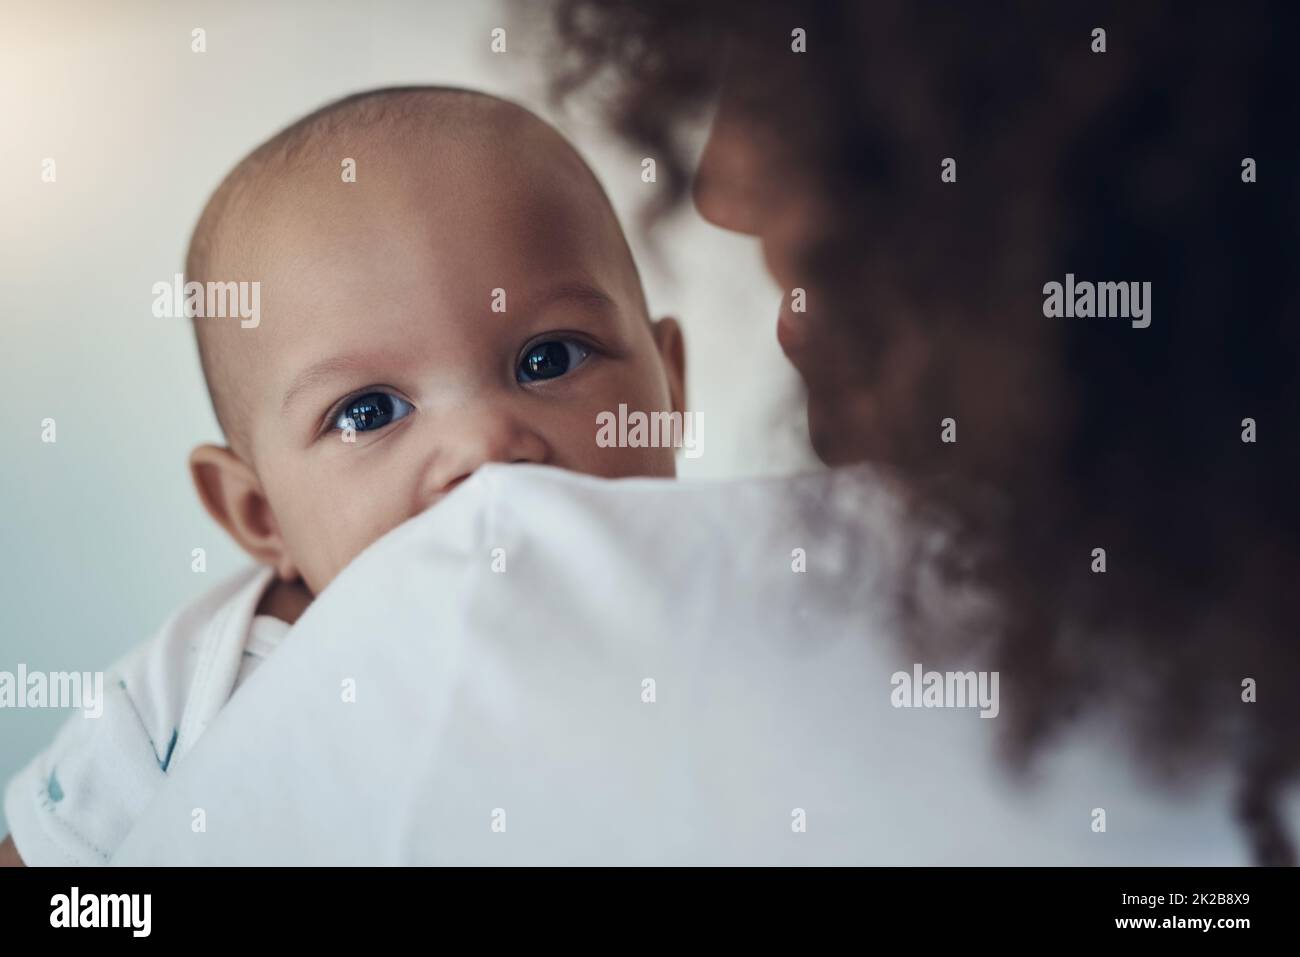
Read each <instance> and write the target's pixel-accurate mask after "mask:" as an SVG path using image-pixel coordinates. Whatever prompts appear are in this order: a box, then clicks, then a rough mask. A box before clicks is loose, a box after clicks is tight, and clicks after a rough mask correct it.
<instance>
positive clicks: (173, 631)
mask: <svg viewBox="0 0 1300 957" xmlns="http://www.w3.org/2000/svg"><path fill="white" fill-rule="evenodd" d="M273 574H274V573H273V570H272V569H270V568H267V567H263V566H258V567H255V568H251V569H249V570H247V571H244V572H241V573H240V574H238V575H236V576H234V577H232V578H230V579H228V580H226V581H224V582H222V583H221V584H220V585H218V586H217V587H215V588H214V589H212V590H211V591H209V592H208V593H206V594H205V595H203V596H202V597H201V598H199V599H198V600H197V601H195V602H194V603H193V604H191V605H189V606H187V607H186V608H184V609H182V610H181V611H180V612H178V613H177V614H175V615H174V616H172V618H171V619H170V620H168V621H167V623H166V624H164V625H163V627H162V628H161V630H160V631H159V632H158V634H157V635H155V636H154V637H153V639H152V640H150V641H149V642H147V643H145V644H143V645H141V646H139V647H138V648H135V649H134V650H133V651H131V652H130V653H129V654H128V655H127V656H126V657H125V658H124V659H122V661H120V662H118V663H117V664H116V665H114V666H113V667H112V668H111V669H109V670H108V671H107V672H105V674H104V707H103V713H102V714H101V715H100V716H99V717H94V718H92V717H87V716H85V715H83V714H82V713H81V712H76V713H74V714H72V716H71V717H69V718H68V720H67V721H65V722H64V724H63V726H62V727H61V728H60V729H59V732H58V734H57V735H56V736H55V738H54V741H53V742H52V743H51V744H50V746H49V747H48V748H46V749H45V750H44V751H42V752H41V753H40V754H38V755H37V756H36V757H35V758H34V759H33V760H32V761H31V763H29V764H28V765H27V766H26V767H25V768H23V770H22V771H20V772H19V773H18V774H17V775H16V776H15V777H14V778H13V780H11V781H10V782H9V786H8V788H7V789H6V790H5V814H6V815H7V816H8V818H9V829H10V833H11V835H12V836H13V839H14V845H15V846H16V847H17V848H18V853H19V855H21V857H22V859H23V861H24V862H25V863H26V864H28V865H30V866H39V865H52V864H107V863H108V862H109V861H110V860H112V857H113V852H114V851H115V850H116V849H117V846H118V844H119V843H121V841H122V839H123V838H124V837H125V836H126V834H127V832H128V831H130V829H131V828H132V826H134V824H135V823H136V821H137V820H138V819H139V817H140V815H141V814H143V813H144V812H145V809H146V808H147V807H148V805H149V802H150V801H151V800H152V798H153V796H154V793H155V791H156V790H157V789H158V786H159V785H160V784H161V783H162V782H163V781H164V780H166V777H167V774H168V772H169V771H171V770H172V769H174V768H175V767H176V766H177V763H178V762H179V761H181V760H182V759H183V758H184V757H185V754H186V752H188V751H189V749H190V748H192V747H193V746H194V743H195V741H197V740H198V739H199V737H200V736H201V735H202V734H203V731H204V729H205V728H206V727H207V726H208V724H209V723H210V722H211V721H212V719H213V718H214V717H215V716H216V714H217V712H218V711H220V710H221V708H222V707H223V706H224V705H225V703H226V702H227V701H228V700H229V699H230V696H231V694H233V693H234V691H235V689H236V688H238V687H239V685H240V684H241V683H242V682H243V681H244V680H245V679H246V678H247V677H248V676H249V675H250V674H252V672H253V671H254V670H255V669H256V667H257V666H258V664H259V663H260V662H261V661H262V660H263V659H265V658H266V657H267V656H268V655H269V654H270V653H271V652H272V651H273V650H274V649H275V647H276V646H277V645H278V644H279V642H280V640H281V639H282V638H283V637H284V636H285V634H286V633H287V632H288V630H289V625H288V624H287V623H285V622H283V621H280V620H279V619H277V618H272V617H269V616H266V615H256V614H254V613H255V611H256V610H257V605H258V602H259V601H260V600H261V598H262V595H263V594H264V593H265V591H266V589H267V586H268V585H269V584H270V583H271V579H272V576H273Z"/></svg>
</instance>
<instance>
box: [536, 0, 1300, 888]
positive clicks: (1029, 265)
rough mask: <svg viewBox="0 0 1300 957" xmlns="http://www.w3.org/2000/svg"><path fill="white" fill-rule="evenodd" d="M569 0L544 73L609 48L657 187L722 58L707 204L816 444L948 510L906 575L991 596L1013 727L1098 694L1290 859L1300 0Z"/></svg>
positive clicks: (562, 74)
mask: <svg viewBox="0 0 1300 957" xmlns="http://www.w3.org/2000/svg"><path fill="white" fill-rule="evenodd" d="M555 14H556V25H557V28H558V35H559V39H560V41H561V43H560V47H559V55H557V57H556V59H555V74H556V88H557V91H558V92H559V93H560V94H562V95H563V94H570V93H572V92H573V91H575V90H577V89H578V88H581V87H583V86H584V85H595V84H594V81H595V80H596V78H599V82H600V85H601V87H602V95H603V96H605V97H606V100H607V102H608V104H609V120H610V122H611V125H612V127H613V128H614V129H615V130H617V131H618V132H619V133H621V134H622V135H623V136H624V137H625V138H627V139H628V140H630V141H631V142H632V143H633V144H635V145H636V146H637V147H638V148H640V149H643V150H644V151H645V154H646V155H650V156H653V157H655V158H656V159H657V161H658V167H659V169H660V170H661V171H664V170H665V169H666V170H667V175H664V174H663V173H662V172H661V180H662V181H664V183H665V190H664V197H663V199H664V204H663V206H662V207H661V208H660V209H659V210H658V211H662V210H663V209H665V208H667V207H668V206H671V205H672V204H673V203H675V202H677V201H678V200H679V199H681V198H682V197H683V196H685V194H686V193H687V192H688V187H689V186H690V184H691V177H690V174H689V162H688V153H689V150H688V147H687V143H688V140H687V135H686V134H687V131H688V128H689V125H690V124H689V121H690V120H693V119H695V118H697V117H698V116H700V115H701V113H702V110H703V108H704V107H705V106H707V105H708V104H709V103H710V102H712V100H711V97H712V96H713V95H714V94H715V93H717V92H720V100H719V105H718V108H717V114H716V117H715V118H714V120H713V126H712V130H711V135H710V138H709V140H708V144H707V146H706V147H705V149H704V152H703V156H702V158H701V159H700V162H699V168H698V170H697V171H696V173H695V176H694V181H693V195H694V200H695V204H696V206H697V208H698V209H699V211H700V212H701V213H702V214H703V215H704V216H705V217H706V218H708V219H710V220H712V221H713V222H714V223H716V224H717V225H719V226H721V227H723V228H726V229H733V230H738V231H741V232H745V233H751V234H753V235H756V236H758V237H759V238H760V239H761V240H762V244H763V251H764V256H765V259H766V262H767V265H768V268H769V270H770V271H771V273H772V275H773V277H774V278H775V279H776V280H777V282H778V283H780V284H781V286H782V287H783V288H784V289H785V290H786V291H787V293H788V295H787V297H786V299H785V305H784V307H783V308H782V311H781V315H780V318H779V320H778V322H777V329H776V331H777V337H778V339H779V340H780V343H781V345H782V347H783V349H784V350H785V352H786V354H787V356H788V357H789V358H790V361H791V362H792V363H794V365H795V366H796V368H798V370H799V372H800V373H801V374H802V376H803V378H804V381H805V383H806V385H807V391H808V402H809V412H808V418H809V426H810V430H811V434H812V438H813V442H814V446H815V448H816V450H817V451H818V453H819V455H820V456H821V457H822V459H823V460H825V461H826V462H827V463H829V464H833V465H837V464H844V463H849V462H858V461H864V460H865V461H871V462H873V463H876V464H878V465H881V466H883V467H887V468H889V469H891V470H893V472H894V473H895V474H896V476H897V477H898V478H899V479H900V480H901V481H902V483H903V485H904V486H905V487H906V489H907V490H908V492H909V500H910V504H911V509H912V514H913V517H914V519H915V521H916V522H918V523H921V524H922V525H925V524H926V523H932V522H940V523H944V526H945V527H947V528H949V529H950V531H951V535H950V537H949V539H948V544H947V545H946V547H945V548H944V549H943V550H942V553H941V554H940V555H938V556H934V555H931V556H920V555H918V556H917V560H916V563H915V564H914V566H913V567H914V568H915V569H917V572H918V575H919V574H920V570H921V569H922V568H934V567H939V568H942V569H943V570H944V571H945V573H946V574H947V575H948V576H949V579H950V583H952V584H956V583H957V582H960V581H966V582H974V583H977V584H979V585H983V586H986V587H988V588H991V589H993V590H994V592H995V593H996V594H998V596H999V597H1000V608H1001V609H1002V620H1001V622H1000V626H999V629H998V632H997V639H996V640H997V648H998V654H997V662H998V665H999V666H1000V668H1001V670H1002V672H1003V675H1004V682H1005V685H1006V686H1007V688H1008V690H1007V691H1006V692H1005V694H1006V698H1007V700H1008V702H1013V703H1014V705H1013V706H1012V705H1009V707H1008V709H1007V713H1006V718H1007V720H1008V722H1009V723H1011V725H1012V732H1011V734H1010V735H1009V737H1008V739H1007V743H1008V744H1010V745H1011V746H1012V747H1011V750H1012V752H1013V754H1015V755H1017V756H1018V757H1021V758H1024V757H1026V756H1028V755H1029V754H1030V753H1031V752H1032V750H1033V749H1034V748H1035V747H1036V746H1037V745H1040V744H1042V743H1043V742H1045V741H1047V740H1049V739H1050V738H1051V737H1052V736H1053V735H1054V734H1055V733H1056V731H1057V729H1058V728H1059V727H1060V726H1062V725H1063V724H1065V723H1066V722H1067V721H1069V720H1070V719H1071V718H1073V717H1075V716H1077V715H1079V714H1081V713H1083V712H1085V711H1087V710H1089V709H1103V710H1106V711H1109V712H1112V713H1114V714H1115V715H1117V716H1119V717H1120V718H1121V719H1122V720H1123V721H1124V722H1125V723H1126V724H1127V726H1128V728H1129V729H1130V731H1131V734H1132V737H1133V741H1134V744H1135V745H1136V746H1137V748H1138V754H1139V756H1140V758H1141V759H1142V760H1143V761H1144V763H1149V764H1150V765H1151V766H1152V767H1154V768H1155V769H1156V770H1157V772H1158V773H1160V774H1161V775H1163V776H1167V777H1169V778H1171V779H1173V780H1186V779H1191V778H1195V777H1197V776H1199V775H1200V774H1201V773H1203V771H1204V769H1206V768H1209V767H1212V766H1223V765H1227V766H1229V767H1231V768H1232V769H1233V771H1234V773H1235V775H1236V776H1237V778H1238V780H1239V782H1240V796H1239V801H1238V811H1239V815H1240V818H1241V821H1242V822H1243V824H1244V826H1245V827H1246V829H1247V832H1248V834H1249V839H1250V842H1251V845H1252V847H1253V849H1254V854H1255V857H1256V859H1257V860H1258V861H1259V862H1261V863H1294V861H1295V850H1294V845H1293V843H1292V840H1291V838H1290V837H1288V835H1287V834H1286V833H1285V828H1284V827H1283V825H1282V823H1281V821H1280V819H1279V813H1278V807H1277V802H1278V800H1279V794H1280V793H1281V791H1282V789H1283V787H1284V786H1285V785H1287V784H1288V782H1291V781H1293V780H1294V778H1295V776H1296V773H1297V769H1298V768H1300V749H1298V748H1297V747H1296V741H1297V740H1300V694H1298V691H1300V647H1298V646H1297V644H1296V641H1295V622H1296V620H1297V617H1300V607H1298V604H1300V603H1298V602H1297V597H1296V596H1297V593H1296V590H1295V588H1294V587H1293V584H1292V582H1293V580H1294V576H1295V573H1296V571H1297V570H1298V569H1300V561H1297V550H1298V549H1300V506H1298V505H1297V502H1296V497H1295V495H1294V492H1293V489H1294V483H1295V474H1296V465H1297V448H1300V443H1298V442H1297V434H1296V424H1295V411H1296V409H1298V408H1300V387H1298V385H1297V376H1296V367H1297V361H1296V356H1297V351H1298V348H1297V347H1298V346H1300V343H1298V342H1297V332H1296V328H1297V324H1296V322H1295V319H1294V317H1295V314H1296V309H1295V307H1296V305H1297V283H1296V282H1295V279H1294V260H1295V255H1296V223H1297V221H1298V214H1300V202H1298V201H1300V185H1298V183H1297V180H1296V177H1295V175H1294V171H1295V170H1296V169H1297V165H1296V162H1297V160H1298V159H1300V132H1298V130H1300V127H1297V124H1296V116H1295V107H1294V103H1295V99H1294V95H1293V91H1294V90H1295V88H1296V79H1297V71H1296V66H1295V57H1294V50H1293V49H1291V48H1290V46H1289V41H1288V40H1287V38H1288V37H1290V36H1294V28H1295V26H1296V22H1295V21H1296V17H1295V14H1294V8H1293V7H1289V6H1281V5H1279V6H1277V7H1273V6H1268V5H1261V6H1256V5H1250V6H1248V7H1246V8H1242V7H1241V6H1240V5H1232V6H1231V8H1229V7H1225V6H1209V5H1205V6H1196V7H1195V8H1188V7H1187V6H1186V5H1181V4H1180V5H1174V4H1138V5H1133V4H1122V3H1115V4H1109V3H1103V4H1093V5H1090V7H1089V8H1088V9H1086V10H1081V9H1076V8H1075V7H1073V6H1069V7H1068V8H1067V7H1062V6H1060V5H1052V4H1034V3H1011V4H1002V5H997V6H996V7H995V8H990V7H989V5H987V4H966V5H943V6H938V5H930V4H917V3H913V2H907V0H886V2H873V3H869V4H859V3H844V4H798V3H792V2H782V0H724V2H714V3H707V4H701V3H663V4H657V5H654V6H653V7H651V8H647V7H646V6H645V5H643V4H638V3H632V2H628V0H558V2H557V4H556V9H555ZM1279 21H1280V22H1279ZM610 82H612V83H613V84H614V85H613V88H612V91H611V90H610V88H609V87H608V86H607V85H606V84H608V83H610ZM1050 283H1057V284H1058V286H1056V287H1052V286H1049V284H1050ZM1102 283H1128V284H1130V285H1128V286H1126V287H1125V288H1124V289H1122V290H1121V289H1120V287H1118V286H1104V287H1103V286H1102V285H1101V284H1102ZM1076 284H1077V285H1076ZM1087 284H1092V285H1091V288H1088V290H1087V292H1086V293H1085V292H1084V291H1083V290H1084V289H1085V286H1086V285H1087ZM1147 284H1149V285H1147ZM1076 289H1077V290H1079V291H1078V292H1077V295H1078V296H1079V297H1081V298H1079V299H1078V300H1076V298H1075V296H1074V295H1071V293H1072V292H1074V291H1075V290H1076ZM1103 289H1104V290H1107V291H1109V293H1110V296H1111V298H1110V301H1109V302H1108V303H1106V304H1103V303H1102V302H1101V300H1100V298H1098V299H1097V300H1095V301H1094V300H1093V294H1094V292H1097V293H1098V295H1100V291H1101V290H1103ZM800 292H801V293H802V295H801V296H800ZM1119 292H1131V293H1132V301H1130V302H1128V303H1127V306H1128V309H1127V310H1125V309H1124V307H1125V305H1126V304H1125V303H1123V302H1119V301H1117V298H1116V297H1117V295H1118V293H1119ZM1144 292H1145V293H1146V298H1145V301H1142V300H1141V299H1140V297H1141V296H1142V294H1143V293H1144ZM1062 295H1063V296H1064V297H1065V298H1068V299H1070V300H1071V302H1072V303H1074V305H1076V306H1078V307H1079V308H1078V309H1071V308H1070V306H1069V304H1063V303H1062V302H1061V301H1060V297H1061V296H1062ZM799 298H802V300H803V301H802V303H801V304H802V305H803V306H804V307H805V309H806V311H799V310H798V308H797V305H796V303H797V300H798V299H799ZM1084 300H1089V301H1087V302H1085V301H1084ZM1106 305H1109V306H1110V307H1112V308H1111V309H1110V310H1109V311H1110V312H1115V311H1119V312H1121V314H1120V315H1107V312H1108V310H1107V309H1106ZM1116 306H1118V307H1119V309H1115V308H1114V307H1116ZM811 507H815V504H814V505H812V506H811ZM1099 550H1101V551H1099ZM936 559H937V563H936ZM914 604H919V603H914ZM911 626H912V627H911V628H910V631H911V634H912V637H913V639H914V640H915V641H919V642H923V643H924V644H925V645H927V646H931V647H936V648H952V647H954V646H960V645H961V644H962V637H961V636H960V635H956V634H952V633H945V634H938V633H936V628H935V626H934V625H933V624H932V623H928V622H927V621H925V620H924V618H923V616H921V615H920V614H919V613H918V614H916V615H914V616H913V618H912V621H911ZM1256 694H1257V695H1258V697H1257V698H1256Z"/></svg>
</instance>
